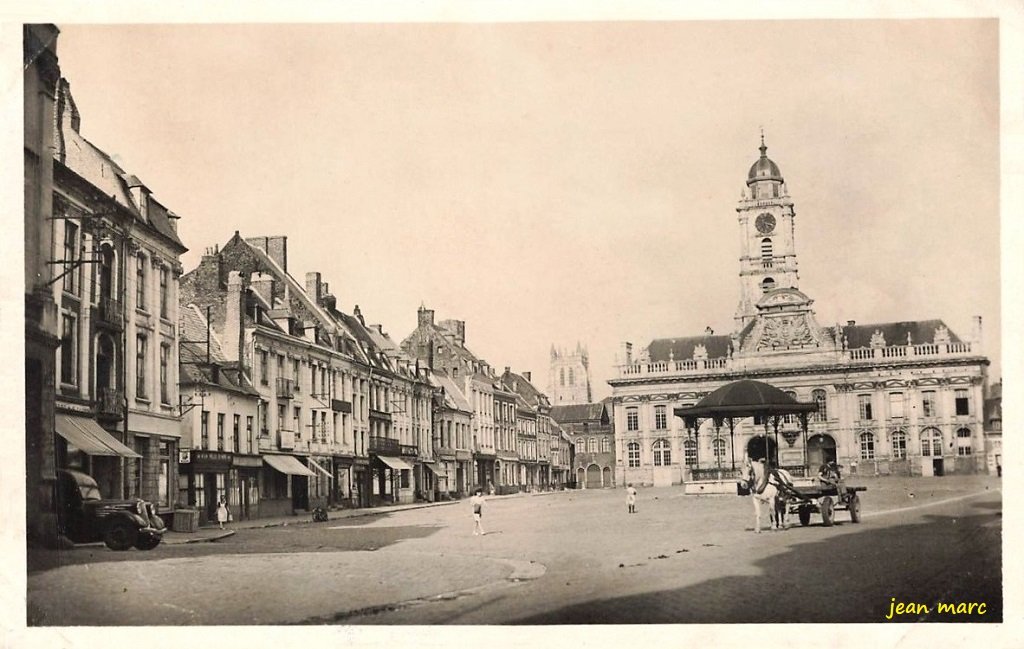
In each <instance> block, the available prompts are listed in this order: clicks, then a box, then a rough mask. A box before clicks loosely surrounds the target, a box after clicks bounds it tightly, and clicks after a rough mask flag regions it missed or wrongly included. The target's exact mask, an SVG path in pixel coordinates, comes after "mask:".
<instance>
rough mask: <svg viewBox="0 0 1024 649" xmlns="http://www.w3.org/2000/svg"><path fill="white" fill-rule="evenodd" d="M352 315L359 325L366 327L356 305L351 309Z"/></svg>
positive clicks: (361, 313)
mask: <svg viewBox="0 0 1024 649" xmlns="http://www.w3.org/2000/svg"><path fill="white" fill-rule="evenodd" d="M352 315H354V316H355V317H356V319H357V320H359V324H361V325H363V326H364V327H365V326H366V320H365V319H364V318H363V312H362V311H360V310H359V305H358V304H357V305H356V306H355V308H354V309H352Z"/></svg>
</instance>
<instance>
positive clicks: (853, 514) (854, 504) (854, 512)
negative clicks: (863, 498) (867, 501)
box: [850, 494, 860, 523]
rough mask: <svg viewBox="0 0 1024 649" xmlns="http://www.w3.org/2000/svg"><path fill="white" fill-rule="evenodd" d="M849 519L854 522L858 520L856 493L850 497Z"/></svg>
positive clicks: (858, 507)
mask: <svg viewBox="0 0 1024 649" xmlns="http://www.w3.org/2000/svg"><path fill="white" fill-rule="evenodd" d="M850 520H851V521H853V522H854V523H859V522H860V496H858V495H857V494H853V497H851V498H850Z"/></svg>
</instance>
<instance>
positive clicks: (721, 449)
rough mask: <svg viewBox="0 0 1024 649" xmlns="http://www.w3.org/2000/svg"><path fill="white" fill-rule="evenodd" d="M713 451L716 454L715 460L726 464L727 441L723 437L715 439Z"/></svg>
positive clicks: (712, 444)
mask: <svg viewBox="0 0 1024 649" xmlns="http://www.w3.org/2000/svg"><path fill="white" fill-rule="evenodd" d="M711 446H712V449H713V450H714V452H715V460H717V461H721V462H724V461H725V440H724V439H722V438H721V437H718V438H715V441H713V442H712V443H711Z"/></svg>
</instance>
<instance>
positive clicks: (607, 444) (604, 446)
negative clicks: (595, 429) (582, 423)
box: [601, 437, 612, 453]
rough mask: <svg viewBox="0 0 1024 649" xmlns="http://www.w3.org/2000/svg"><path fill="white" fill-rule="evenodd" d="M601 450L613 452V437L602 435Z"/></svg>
mask: <svg viewBox="0 0 1024 649" xmlns="http://www.w3.org/2000/svg"><path fill="white" fill-rule="evenodd" d="M601 452H602V453H611V452H612V438H611V437H602V438H601Z"/></svg>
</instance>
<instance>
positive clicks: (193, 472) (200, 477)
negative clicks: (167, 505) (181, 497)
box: [178, 449, 231, 525]
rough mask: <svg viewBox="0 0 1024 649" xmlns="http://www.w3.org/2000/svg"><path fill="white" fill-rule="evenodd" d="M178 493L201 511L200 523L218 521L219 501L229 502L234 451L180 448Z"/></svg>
mask: <svg viewBox="0 0 1024 649" xmlns="http://www.w3.org/2000/svg"><path fill="white" fill-rule="evenodd" d="M178 466H179V469H178V471H179V473H178V485H179V492H182V491H183V492H184V493H185V499H186V502H187V503H188V504H189V505H191V506H193V507H195V508H197V509H198V510H199V524H200V525H203V524H205V523H212V522H215V521H216V520H217V503H219V502H220V501H221V500H224V502H226V503H229V506H230V500H229V493H228V491H229V489H228V487H229V485H230V481H229V474H230V472H231V453H227V452H224V451H205V450H202V449H181V450H180V451H179V452H178Z"/></svg>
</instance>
